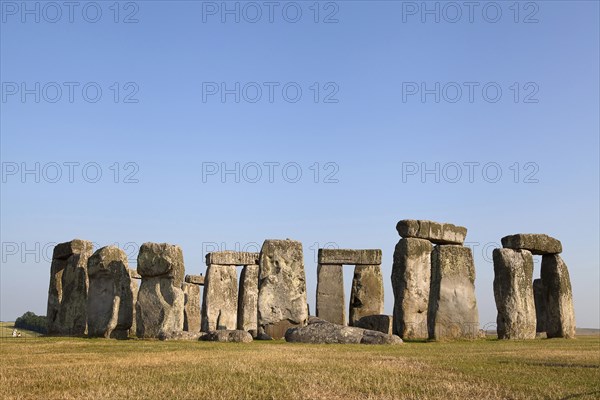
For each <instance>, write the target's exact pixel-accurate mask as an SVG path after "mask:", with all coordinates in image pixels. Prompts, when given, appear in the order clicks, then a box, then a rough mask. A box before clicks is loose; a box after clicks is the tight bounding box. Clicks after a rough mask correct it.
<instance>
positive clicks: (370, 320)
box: [355, 314, 394, 335]
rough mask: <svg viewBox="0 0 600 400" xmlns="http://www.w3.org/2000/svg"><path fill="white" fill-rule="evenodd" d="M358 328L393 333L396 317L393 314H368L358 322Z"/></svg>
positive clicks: (387, 333)
mask: <svg viewBox="0 0 600 400" xmlns="http://www.w3.org/2000/svg"><path fill="white" fill-rule="evenodd" d="M355 326H356V327H357V328H363V329H367V330H370V331H377V332H381V333H385V334H386V335H392V334H393V332H394V318H393V317H392V316H391V315H383V314H381V315H367V316H366V317H362V318H361V319H359V320H358V321H357V322H356V325H355Z"/></svg>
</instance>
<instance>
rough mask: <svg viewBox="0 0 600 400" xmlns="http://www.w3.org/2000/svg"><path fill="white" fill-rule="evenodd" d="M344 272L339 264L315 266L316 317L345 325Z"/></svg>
mask: <svg viewBox="0 0 600 400" xmlns="http://www.w3.org/2000/svg"><path fill="white" fill-rule="evenodd" d="M345 302H346V300H345V296H344V271H343V265H341V264H333V265H332V264H318V266H317V317H319V318H321V319H324V320H325V321H329V322H332V323H334V324H338V325H346V304H345Z"/></svg>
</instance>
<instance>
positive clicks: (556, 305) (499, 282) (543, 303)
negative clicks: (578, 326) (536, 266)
mask: <svg viewBox="0 0 600 400" xmlns="http://www.w3.org/2000/svg"><path fill="white" fill-rule="evenodd" d="M501 242H502V246H503V248H502V249H495V250H494V253H493V254H494V299H495V301H496V308H497V310H498V318H497V321H498V338H499V339H532V338H535V337H536V334H539V333H543V332H545V333H546V336H547V337H548V338H553V337H562V338H573V337H575V312H574V309H573V294H572V290H571V281H570V278H569V271H568V269H567V265H566V264H565V263H564V261H563V260H562V258H561V257H560V255H559V253H561V252H562V244H561V242H560V241H559V240H557V239H555V238H552V237H550V236H548V235H544V234H516V235H510V236H506V237H503V238H502V240H501ZM532 255H541V256H542V267H541V271H540V276H541V278H540V279H536V280H534V281H533V282H532V279H533V258H532Z"/></svg>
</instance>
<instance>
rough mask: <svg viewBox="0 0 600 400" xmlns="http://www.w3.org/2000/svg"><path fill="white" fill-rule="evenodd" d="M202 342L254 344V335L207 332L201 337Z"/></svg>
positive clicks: (240, 332)
mask: <svg viewBox="0 0 600 400" xmlns="http://www.w3.org/2000/svg"><path fill="white" fill-rule="evenodd" d="M200 340H203V341H207V342H223V343H250V342H252V335H250V333H249V332H246V331H240V330H218V331H210V332H207V333H206V334H205V335H203V336H202V337H200Z"/></svg>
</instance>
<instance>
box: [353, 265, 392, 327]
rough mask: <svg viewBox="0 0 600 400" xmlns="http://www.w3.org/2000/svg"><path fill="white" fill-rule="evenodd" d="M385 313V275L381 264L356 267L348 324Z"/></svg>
mask: <svg viewBox="0 0 600 400" xmlns="http://www.w3.org/2000/svg"><path fill="white" fill-rule="evenodd" d="M376 314H383V277H382V275H381V266H380V265H357V266H356V267H354V278H353V279H352V293H351V294H350V313H349V318H350V320H349V323H348V325H350V326H354V325H355V324H356V323H357V322H358V320H359V319H361V318H362V317H365V316H367V315H376Z"/></svg>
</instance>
